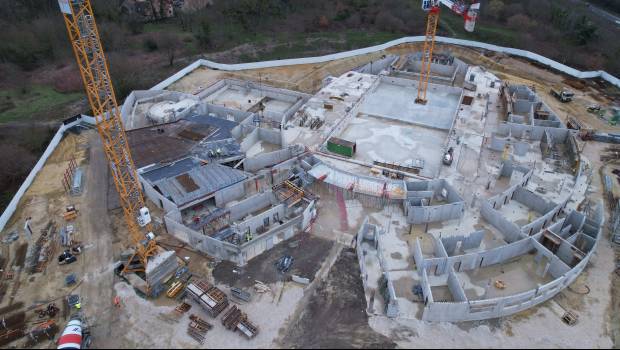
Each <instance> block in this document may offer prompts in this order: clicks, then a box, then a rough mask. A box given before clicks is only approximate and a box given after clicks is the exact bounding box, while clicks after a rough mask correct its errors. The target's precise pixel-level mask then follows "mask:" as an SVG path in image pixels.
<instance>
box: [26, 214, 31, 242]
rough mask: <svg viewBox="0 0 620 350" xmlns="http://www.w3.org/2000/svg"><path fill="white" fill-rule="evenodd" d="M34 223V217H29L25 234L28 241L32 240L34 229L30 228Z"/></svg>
mask: <svg viewBox="0 0 620 350" xmlns="http://www.w3.org/2000/svg"><path fill="white" fill-rule="evenodd" d="M31 221H32V217H30V216H29V217H28V218H27V219H26V222H25V223H24V232H25V234H26V238H27V239H28V240H31V239H32V227H30V222H31Z"/></svg>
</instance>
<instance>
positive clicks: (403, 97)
mask: <svg viewBox="0 0 620 350" xmlns="http://www.w3.org/2000/svg"><path fill="white" fill-rule="evenodd" d="M417 94H418V91H417V89H416V88H415V87H410V86H401V85H396V84H390V83H388V82H380V83H379V86H377V88H376V89H374V90H373V91H371V92H369V93H368V95H367V96H366V99H365V100H364V102H363V103H362V107H361V109H360V112H361V113H364V114H369V115H373V116H377V117H383V118H388V119H396V120H400V121H403V122H406V123H412V124H416V125H421V126H427V127H430V128H435V129H442V130H449V129H450V127H451V126H452V121H453V120H454V117H455V114H456V110H457V108H458V106H459V99H460V94H455V93H451V92H448V91H442V86H437V85H429V88H428V91H427V94H426V97H427V100H428V102H427V103H426V105H421V104H416V103H415V102H414V101H415V97H416V96H417Z"/></svg>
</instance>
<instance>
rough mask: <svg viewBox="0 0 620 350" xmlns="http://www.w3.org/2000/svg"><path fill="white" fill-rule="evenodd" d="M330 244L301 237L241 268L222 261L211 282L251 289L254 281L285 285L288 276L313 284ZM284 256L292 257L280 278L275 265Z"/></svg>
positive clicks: (283, 243) (278, 245) (312, 238)
mask: <svg viewBox="0 0 620 350" xmlns="http://www.w3.org/2000/svg"><path fill="white" fill-rule="evenodd" d="M333 244H334V242H332V241H328V240H326V239H323V238H319V237H316V236H312V235H309V234H306V233H303V234H301V235H298V236H296V237H293V238H291V239H289V240H286V241H284V242H281V243H280V244H277V245H276V246H274V247H273V248H272V249H271V250H269V251H267V252H264V253H263V254H261V255H259V256H257V257H256V258H254V259H252V260H250V262H249V263H248V264H247V265H246V266H244V267H242V268H239V267H237V266H236V265H235V264H233V263H231V262H229V261H222V262H221V263H219V264H218V265H217V266H216V267H215V269H214V270H213V278H214V279H215V281H216V282H217V283H224V284H227V285H229V286H234V287H240V288H245V287H250V286H253V285H254V283H255V282H254V281H255V280H258V281H261V282H263V283H267V284H269V283H275V282H278V281H285V280H287V279H288V278H289V276H290V275H298V276H300V277H305V278H308V279H310V280H311V281H312V280H314V277H315V275H316V273H317V271H318V270H319V269H320V268H321V264H322V263H323V261H324V260H325V258H326V257H327V255H328V254H329V250H330V249H331V247H332V245H333ZM285 254H288V255H290V256H292V257H293V264H292V266H291V268H290V270H289V271H288V272H286V273H284V274H283V273H280V272H278V271H277V269H276V267H275V263H276V262H277V261H278V259H280V257H282V256H283V255H285Z"/></svg>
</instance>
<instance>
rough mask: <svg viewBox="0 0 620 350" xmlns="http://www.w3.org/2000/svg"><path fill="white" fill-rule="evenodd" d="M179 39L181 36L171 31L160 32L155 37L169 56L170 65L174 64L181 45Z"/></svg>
mask: <svg viewBox="0 0 620 350" xmlns="http://www.w3.org/2000/svg"><path fill="white" fill-rule="evenodd" d="M179 40H181V39H180V38H179V37H177V36H176V35H174V34H172V33H170V32H160V33H158V35H157V37H156V39H155V42H157V47H159V48H160V49H161V50H163V51H164V52H165V53H166V55H167V56H168V64H169V65H170V67H172V66H173V65H174V58H175V56H176V53H177V50H178V49H179V48H180V47H181V44H180V43H179Z"/></svg>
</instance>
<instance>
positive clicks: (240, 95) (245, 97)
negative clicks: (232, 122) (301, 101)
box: [206, 86, 293, 114]
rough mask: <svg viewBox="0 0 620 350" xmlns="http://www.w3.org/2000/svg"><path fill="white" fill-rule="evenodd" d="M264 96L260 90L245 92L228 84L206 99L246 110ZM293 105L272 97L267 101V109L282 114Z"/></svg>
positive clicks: (209, 101) (217, 103)
mask: <svg viewBox="0 0 620 350" xmlns="http://www.w3.org/2000/svg"><path fill="white" fill-rule="evenodd" d="M264 97H265V95H264V94H263V93H261V91H260V90H256V89H251V90H250V91H249V92H245V91H240V90H237V89H233V88H230V87H228V86H227V87H224V88H222V89H220V90H218V91H216V92H215V93H213V94H211V95H210V96H207V98H206V101H207V102H208V103H213V104H216V105H220V106H225V107H228V108H234V109H238V110H241V111H244V112H246V111H248V110H249V109H250V108H252V107H253V106H254V105H256V104H257V103H258V102H259V101H260V100H261V99H263V98H264ZM292 105H293V103H291V102H287V101H281V100H274V99H271V100H269V101H267V102H266V103H265V111H267V112H272V113H276V114H282V113H284V112H285V111H286V110H288V109H289V108H291V106H292Z"/></svg>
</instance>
